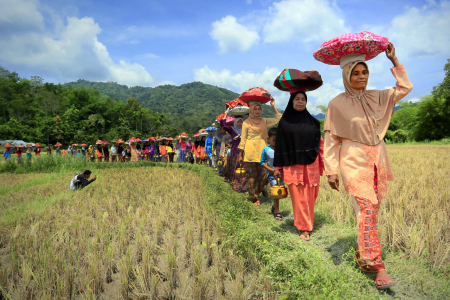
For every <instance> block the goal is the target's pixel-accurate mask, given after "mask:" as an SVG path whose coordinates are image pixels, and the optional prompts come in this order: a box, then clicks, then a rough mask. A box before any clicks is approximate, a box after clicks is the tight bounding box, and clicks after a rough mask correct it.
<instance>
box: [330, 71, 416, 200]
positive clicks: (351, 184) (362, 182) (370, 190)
mask: <svg viewBox="0 0 450 300" xmlns="http://www.w3.org/2000/svg"><path fill="white" fill-rule="evenodd" d="M391 71H392V74H393V75H394V77H395V78H396V79H397V84H396V87H394V88H391V89H390V91H389V92H390V93H393V97H392V101H394V104H395V103H396V102H398V101H400V100H401V99H402V98H403V97H405V96H406V95H407V94H408V93H409V92H410V91H411V90H412V84H411V82H410V81H409V79H408V76H407V74H406V71H405V69H404V67H403V65H400V66H399V67H396V68H392V69H391ZM393 107H394V105H392V108H393ZM388 113H390V114H392V113H393V111H390V112H388ZM324 163H325V175H336V174H338V171H339V169H340V172H341V176H342V180H343V184H344V187H345V190H346V191H347V192H348V193H349V194H350V195H352V196H356V197H361V198H366V199H369V200H370V201H371V202H372V203H374V204H377V203H378V200H381V199H383V198H384V197H385V196H386V192H387V181H389V180H392V179H394V175H393V173H392V169H391V165H390V163H389V156H388V153H387V149H386V145H385V143H384V141H381V143H379V144H378V145H375V146H370V145H365V144H362V143H359V142H356V141H352V140H349V139H346V138H341V137H339V136H337V135H335V134H332V133H330V132H329V131H325V147H324ZM374 166H376V167H377V175H378V178H377V180H378V183H377V187H378V196H377V194H376V193H375V190H374V175H375V171H374Z"/></svg>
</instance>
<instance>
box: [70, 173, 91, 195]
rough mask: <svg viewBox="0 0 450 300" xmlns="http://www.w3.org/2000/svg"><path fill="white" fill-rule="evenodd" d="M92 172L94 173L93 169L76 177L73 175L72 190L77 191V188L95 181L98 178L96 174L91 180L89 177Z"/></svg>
mask: <svg viewBox="0 0 450 300" xmlns="http://www.w3.org/2000/svg"><path fill="white" fill-rule="evenodd" d="M91 173H92V172H91V171H89V170H86V171H84V172H83V173H80V174H77V175H75V177H73V178H72V180H71V181H70V190H71V191H75V190H77V189H82V188H84V187H85V186H87V185H89V184H91V183H92V182H94V181H95V180H96V179H97V177H96V176H94V177H92V179H91V180H88V179H89V177H91Z"/></svg>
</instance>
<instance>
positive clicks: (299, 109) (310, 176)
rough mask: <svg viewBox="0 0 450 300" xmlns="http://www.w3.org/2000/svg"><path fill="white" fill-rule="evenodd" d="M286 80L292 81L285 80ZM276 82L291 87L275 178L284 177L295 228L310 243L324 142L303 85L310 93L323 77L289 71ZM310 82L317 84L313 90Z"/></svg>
mask: <svg viewBox="0 0 450 300" xmlns="http://www.w3.org/2000/svg"><path fill="white" fill-rule="evenodd" d="M297 72H299V73H297ZM292 75H294V76H295V75H298V79H299V80H298V81H293V80H292V78H293V77H294V76H292ZM280 77H281V79H280ZM286 77H287V78H289V79H291V80H290V81H287V82H286V81H283V80H282V79H283V78H286ZM294 78H297V77H294ZM300 78H302V80H300ZM277 81H278V83H280V82H281V83H283V85H284V86H285V88H286V86H288V87H289V89H288V90H289V92H290V93H291V96H290V98H289V103H288V105H287V107H286V110H285V111H284V113H283V117H282V118H281V120H280V123H279V125H278V129H277V142H276V145H275V154H274V163H273V165H274V167H275V172H274V176H275V177H282V178H283V180H284V182H286V183H287V185H288V187H289V193H290V195H291V200H292V210H293V212H294V226H295V227H297V229H298V230H300V231H301V234H300V238H301V239H303V240H306V241H308V240H309V233H310V231H312V229H313V224H314V203H315V202H316V198H317V195H318V194H319V184H320V176H322V174H323V170H324V164H323V144H324V141H323V139H322V136H321V135H320V122H319V121H318V120H317V119H316V118H314V117H313V116H312V115H311V114H310V113H309V112H308V110H307V109H306V104H307V99H308V98H307V96H306V90H307V88H306V87H305V88H304V87H301V86H302V83H303V84H306V83H309V84H306V86H307V87H308V90H312V89H316V88H318V87H319V86H321V85H322V78H321V77H320V75H319V73H318V72H317V71H312V72H311V74H310V73H309V72H300V71H298V70H294V69H286V70H284V71H283V72H282V73H281V74H280V76H279V77H278V78H277V80H276V81H275V86H277ZM311 82H312V83H314V84H313V85H312V87H311V85H310V83H311ZM277 87H278V86H277ZM278 88H279V87H278ZM284 90H286V89H284Z"/></svg>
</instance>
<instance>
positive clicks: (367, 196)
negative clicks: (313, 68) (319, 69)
mask: <svg viewBox="0 0 450 300" xmlns="http://www.w3.org/2000/svg"><path fill="white" fill-rule="evenodd" d="M386 56H387V57H388V59H389V60H391V62H392V63H393V65H394V67H393V68H392V69H391V72H392V74H393V75H394V77H395V78H396V79H397V84H396V87H394V88H391V89H387V90H381V91H380V90H366V86H367V82H368V79H369V68H368V66H367V64H366V63H365V61H364V57H365V55H364V54H363V55H359V56H358V55H353V56H352V57H351V58H349V57H347V58H346V57H345V56H344V57H343V58H341V68H342V69H343V70H342V76H343V79H344V86H345V92H344V93H342V94H340V95H338V96H337V97H336V98H334V99H333V100H331V102H330V103H329V105H328V110H327V114H326V117H325V125H324V131H325V148H324V159H325V161H324V162H325V175H327V177H328V183H329V184H330V186H331V187H332V188H333V189H336V190H339V177H338V170H339V169H340V172H341V175H342V180H343V183H344V187H345V190H346V191H347V192H348V193H349V194H350V195H351V196H352V199H353V204H354V208H355V212H356V219H357V230H358V235H357V236H358V240H357V244H356V247H355V250H356V258H357V262H358V264H359V265H360V267H361V268H362V269H363V270H364V271H366V272H373V273H376V274H377V276H376V279H375V283H376V285H377V287H378V288H379V289H385V288H388V287H390V286H392V285H393V284H394V283H395V282H394V281H392V280H391V278H390V277H389V276H388V274H387V272H386V269H385V266H384V262H383V259H382V258H381V245H380V241H379V239H378V231H377V221H378V220H377V218H378V209H379V207H380V203H381V200H382V199H383V198H384V196H385V195H386V191H387V181H389V180H392V179H393V174H392V170H391V166H390V164H389V157H388V153H387V150H386V146H385V144H384V141H383V138H384V136H385V134H386V131H387V129H388V126H389V122H390V120H391V116H392V113H393V112H394V106H395V103H397V102H398V101H400V100H401V99H402V98H403V97H405V96H406V95H407V94H408V93H409V92H410V91H411V90H412V84H411V82H410V81H409V78H408V75H407V74H406V71H405V68H404V67H403V65H401V64H400V63H399V62H398V59H397V56H396V55H395V48H394V45H392V43H389V46H388V48H387V50H386Z"/></svg>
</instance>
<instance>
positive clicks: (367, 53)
mask: <svg viewBox="0 0 450 300" xmlns="http://www.w3.org/2000/svg"><path fill="white" fill-rule="evenodd" d="M388 44H389V40H388V38H386V37H383V36H381V35H377V34H375V33H372V32H370V31H362V32H359V33H345V34H343V35H340V36H338V37H335V38H333V39H331V40H329V41H327V42H325V43H323V44H322V45H321V46H320V48H319V49H318V50H316V51H315V52H314V53H313V56H314V58H315V59H316V60H318V61H321V62H323V63H325V64H328V65H341V67H343V65H345V64H346V63H348V62H350V61H346V63H345V62H341V60H342V58H343V57H345V56H348V55H355V54H363V56H362V58H363V60H365V61H367V60H370V59H372V58H375V57H376V56H377V55H378V54H380V53H381V52H384V51H386V49H387V47H388Z"/></svg>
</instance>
